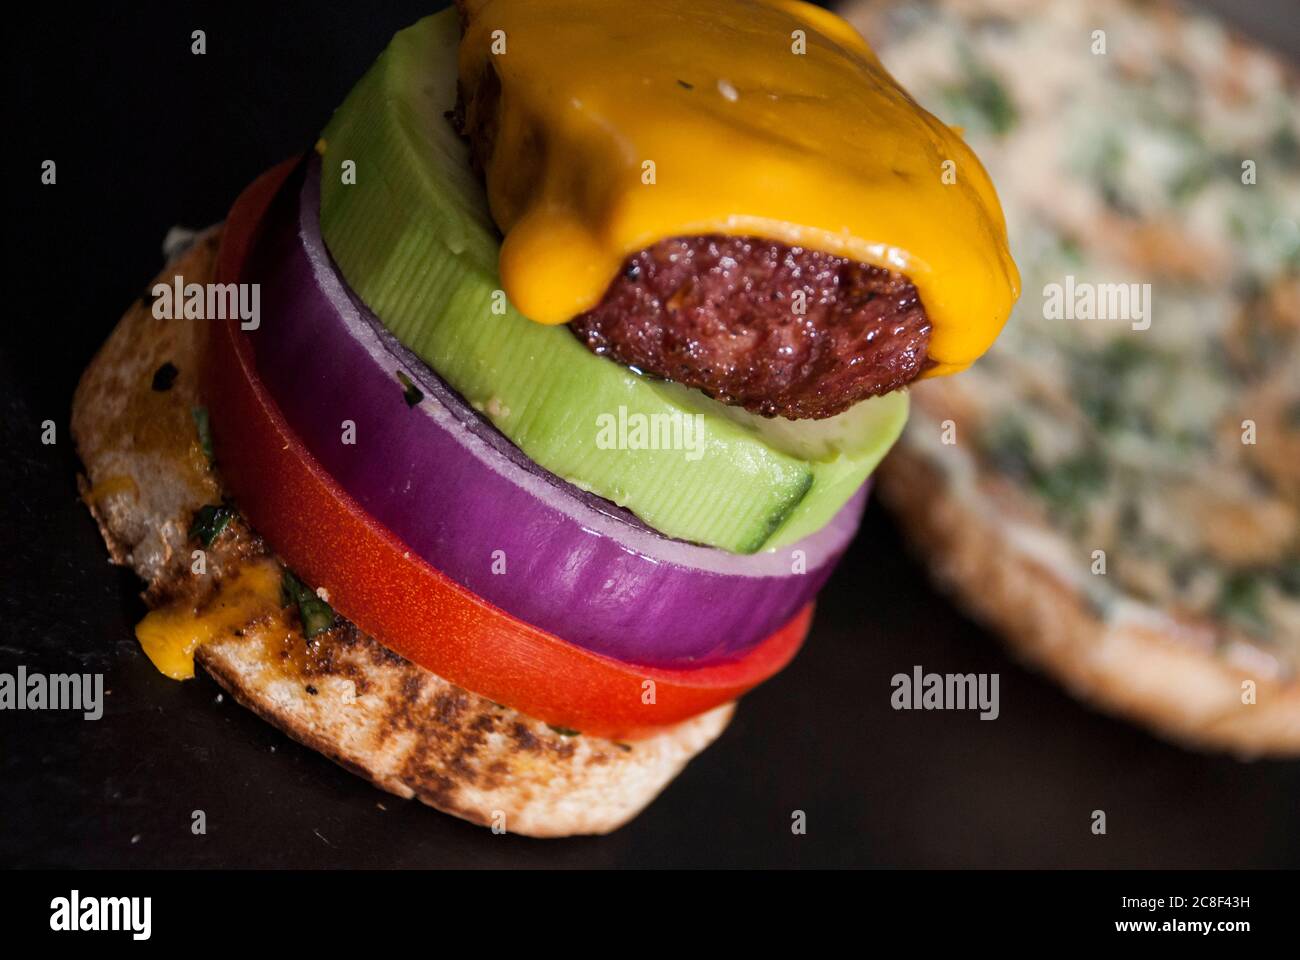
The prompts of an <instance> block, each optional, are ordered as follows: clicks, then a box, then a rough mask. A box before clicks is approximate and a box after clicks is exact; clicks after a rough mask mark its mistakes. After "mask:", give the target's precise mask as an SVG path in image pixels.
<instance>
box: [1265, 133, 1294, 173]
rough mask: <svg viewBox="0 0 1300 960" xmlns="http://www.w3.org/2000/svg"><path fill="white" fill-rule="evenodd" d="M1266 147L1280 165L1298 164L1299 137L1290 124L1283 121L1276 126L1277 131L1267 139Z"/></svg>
mask: <svg viewBox="0 0 1300 960" xmlns="http://www.w3.org/2000/svg"><path fill="white" fill-rule="evenodd" d="M1268 148H1269V150H1271V151H1272V153H1273V156H1274V157H1275V158H1276V159H1277V161H1278V163H1280V164H1281V165H1282V166H1285V167H1297V166H1300V139H1297V138H1296V135H1295V131H1294V130H1292V129H1291V125H1290V124H1288V123H1283V124H1282V125H1281V126H1280V127H1278V128H1277V132H1276V133H1274V134H1273V138H1272V140H1270V141H1269V145H1268Z"/></svg>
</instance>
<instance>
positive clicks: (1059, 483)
mask: <svg viewBox="0 0 1300 960" xmlns="http://www.w3.org/2000/svg"><path fill="white" fill-rule="evenodd" d="M1107 472H1108V471H1107V469H1106V459H1105V458H1104V457H1103V456H1102V455H1101V454H1100V453H1098V452H1097V451H1095V450H1088V451H1085V452H1083V453H1080V454H1078V455H1076V456H1074V457H1071V458H1070V459H1069V460H1066V461H1063V462H1062V463H1058V464H1056V465H1055V466H1053V467H1050V468H1048V469H1046V470H1039V471H1036V476H1035V477H1034V478H1033V484H1034V489H1035V490H1036V491H1037V492H1038V494H1039V495H1040V496H1042V497H1043V499H1045V500H1048V501H1049V502H1051V503H1053V504H1055V505H1056V506H1058V507H1077V506H1079V505H1080V503H1081V502H1082V500H1083V499H1084V498H1085V497H1087V496H1088V495H1089V494H1093V493H1096V492H1097V491H1099V490H1101V489H1102V488H1104V487H1105V485H1106V476H1107Z"/></svg>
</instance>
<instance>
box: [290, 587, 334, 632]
mask: <svg viewBox="0 0 1300 960" xmlns="http://www.w3.org/2000/svg"><path fill="white" fill-rule="evenodd" d="M280 604H281V605H282V606H285V607H289V606H297V608H298V619H299V620H301V621H302V632H303V633H304V634H305V635H306V637H307V639H308V640H310V639H311V638H312V637H314V636H316V635H317V634H319V633H324V632H325V631H326V630H328V629H330V627H332V626H334V608H333V607H331V606H330V605H329V604H328V603H326V602H325V601H324V600H322V599H321V598H320V597H318V596H317V595H316V592H315V591H314V590H312V589H311V588H310V587H308V586H307V585H306V584H304V583H303V582H302V581H301V580H299V579H298V578H297V577H295V576H294V575H293V573H291V572H290V571H289V570H285V571H284V576H283V577H282V578H281V580H280Z"/></svg>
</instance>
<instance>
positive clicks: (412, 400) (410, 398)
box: [397, 370, 424, 407]
mask: <svg viewBox="0 0 1300 960" xmlns="http://www.w3.org/2000/svg"><path fill="white" fill-rule="evenodd" d="M397 379H398V382H400V383H401V384H402V395H403V396H404V397H405V398H406V405H407V406H408V407H413V406H415V405H416V404H417V403H419V402H420V401H421V400H423V399H424V394H423V393H421V392H420V388H419V387H417V386H416V385H415V384H413V383H412V382H411V378H410V377H408V376H407V375H406V374H405V373H403V372H402V371H401V370H398V371H397Z"/></svg>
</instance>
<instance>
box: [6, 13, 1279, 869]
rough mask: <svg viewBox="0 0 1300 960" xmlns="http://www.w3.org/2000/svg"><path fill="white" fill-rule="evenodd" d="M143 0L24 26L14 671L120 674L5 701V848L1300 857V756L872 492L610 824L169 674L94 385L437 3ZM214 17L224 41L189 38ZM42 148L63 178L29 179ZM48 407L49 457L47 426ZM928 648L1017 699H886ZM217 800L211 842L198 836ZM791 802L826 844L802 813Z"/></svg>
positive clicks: (723, 860)
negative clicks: (501, 818) (508, 810)
mask: <svg viewBox="0 0 1300 960" xmlns="http://www.w3.org/2000/svg"><path fill="white" fill-rule="evenodd" d="M125 6H126V5H121V7H125ZM131 6H132V8H133V9H122V8H119V7H116V6H115V7H109V6H108V5H103V6H100V7H99V8H97V9H96V10H95V11H94V12H92V13H86V12H78V13H75V14H74V13H72V12H68V13H62V12H59V11H57V10H56V9H55V8H53V7H51V6H49V5H38V7H37V8H36V9H35V10H28V11H26V12H24V13H21V14H19V15H18V16H19V19H18V22H16V23H14V24H12V25H11V26H12V29H11V34H10V44H9V46H10V56H9V60H8V64H7V69H8V70H9V72H10V76H9V84H8V88H9V90H10V91H11V95H14V96H16V99H17V110H16V115H15V116H12V117H7V118H6V119H7V120H10V121H11V122H12V123H13V124H15V125H16V126H17V130H14V131H10V132H9V136H7V137H6V141H7V144H6V149H5V151H4V153H5V155H6V164H7V165H8V167H9V169H8V170H7V174H8V179H7V184H6V186H7V194H8V204H9V217H8V219H7V223H6V230H5V233H6V240H7V244H8V246H9V248H10V249H9V250H8V258H7V263H8V267H9V271H10V276H9V278H8V290H9V292H10V294H11V296H14V295H16V297H17V299H16V301H14V300H11V303H10V312H9V315H8V316H7V317H6V318H5V321H4V322H3V324H0V345H2V346H0V409H2V410H3V432H2V435H0V498H2V499H3V507H0V518H2V521H3V526H2V527H0V573H2V574H3V576H2V577H0V670H3V671H13V670H14V669H15V667H16V665H17V664H19V663H23V664H26V666H27V667H28V669H29V670H32V671H37V670H39V671H47V672H67V671H103V672H104V673H105V674H106V677H105V688H106V690H108V691H111V695H109V696H107V698H106V709H105V715H104V717H103V718H102V719H101V720H99V721H97V722H86V721H83V720H82V719H81V718H80V715H79V714H71V713H56V712H46V713H5V714H0V863H2V864H6V865H24V866H33V865H53V866H110V865H112V866H160V865H166V866H302V867H335V866H439V865H494V866H501V865H521V866H543V865H563V866H579V865H624V866H627V865H645V866H670V865H671V866H690V865H705V866H794V865H808V866H812V865H829V866H839V865H896V866H918V865H928V866H935V865H948V866H961V865H1028V866H1037V865H1074V866H1112V865H1125V866H1174V867H1177V866H1285V865H1290V866H1294V865H1297V864H1300V830H1298V829H1297V826H1298V825H1297V815H1296V810H1297V799H1296V798H1297V797H1300V764H1297V763H1283V762H1268V761H1260V762H1253V763H1239V762H1237V761H1235V760H1232V759H1229V758H1224V757H1210V756H1203V755H1198V754H1193V753H1188V752H1184V751H1182V750H1180V749H1178V748H1176V747H1173V746H1170V745H1167V744H1165V743H1162V742H1160V741H1158V740H1155V739H1153V738H1151V737H1150V736H1148V735H1147V734H1145V733H1143V732H1141V731H1139V730H1136V729H1134V728H1132V727H1130V726H1127V725H1125V724H1123V723H1120V722H1117V721H1114V720H1110V719H1107V718H1104V717H1102V716H1099V715H1097V714H1094V713H1092V712H1090V711H1088V710H1087V709H1085V708H1083V707H1081V706H1079V705H1078V704H1076V703H1075V702H1074V701H1073V700H1071V699H1070V698H1069V697H1068V696H1066V695H1065V694H1064V693H1063V692H1061V691H1060V690H1059V689H1058V688H1057V687H1056V686H1055V685H1054V684H1052V683H1050V682H1048V681H1046V680H1044V679H1042V678H1040V677H1037V676H1036V675H1033V674H1030V673H1028V672H1026V671H1024V670H1022V669H1021V668H1019V667H1018V666H1017V665H1016V664H1014V663H1013V662H1011V661H1010V660H1009V659H1008V658H1007V657H1006V655H1005V654H1004V653H1003V652H1002V650H1001V648H1000V647H999V645H998V643H997V642H996V640H995V638H993V637H992V636H990V635H988V634H986V633H985V632H984V631H982V630H980V629H979V628H978V627H976V626H974V625H973V624H971V623H970V622H969V621H967V620H966V619H965V618H964V617H963V616H962V615H961V614H960V613H958V612H957V611H956V610H955V609H954V608H953V607H952V606H951V605H950V604H949V603H948V602H947V601H946V600H944V599H943V598H942V597H940V596H938V595H936V594H935V593H934V592H933V591H932V590H931V588H930V586H929V585H928V583H927V581H926V579H925V576H924V573H923V571H922V569H921V568H920V567H919V566H918V565H917V564H916V563H914V562H912V561H911V560H910V559H908V558H907V556H906V553H905V551H904V549H903V546H902V544H901V542H900V540H899V537H898V534H897V532H896V531H895V529H894V527H893V526H892V524H891V522H890V520H889V518H888V516H887V515H886V514H884V513H883V512H882V511H881V510H880V509H879V508H878V507H877V506H873V507H872V508H871V509H870V510H869V511H868V516H867V519H866V521H865V523H864V526H863V529H862V532H861V534H860V535H859V537H858V538H857V541H856V542H855V544H854V546H853V548H852V550H851V551H850V553H849V555H848V556H847V558H846V559H845V561H844V563H843V566H842V567H841V568H840V570H839V571H838V573H837V574H836V575H835V577H834V579H833V580H832V582H831V584H830V586H829V587H828V588H827V590H826V591H825V593H824V595H823V598H822V602H821V605H820V608H819V611H818V616H817V622H816V625H815V627H814V630H813V634H812V636H811V638H810V641H809V643H808V645H807V647H806V648H805V650H804V652H803V653H802V654H801V655H800V656H799V658H798V659H797V660H796V661H795V663H794V664H793V665H792V666H791V667H790V668H789V669H788V670H787V671H785V672H784V673H782V674H781V675H780V676H779V677H777V678H776V679H774V680H773V681H771V682H769V683H768V684H767V685H765V686H764V687H762V688H760V689H759V690H757V691H756V692H754V693H753V694H751V695H750V696H748V697H747V698H746V699H745V701H744V703H743V705H742V707H741V709H740V710H739V711H738V713H737V718H736V721H735V722H734V723H733V725H732V726H731V728H730V729H729V730H728V731H727V732H726V733H725V734H724V736H723V737H722V739H721V740H720V741H719V742H718V743H717V744H716V745H714V746H713V747H712V748H710V749H709V750H708V751H706V752H705V753H704V754H703V755H702V756H701V757H700V758H699V759H697V760H696V761H695V762H694V763H693V764H692V765H691V766H689V767H688V768H687V769H686V771H685V772H684V773H683V774H682V776H681V777H679V778H678V779H677V780H676V781H675V782H674V783H673V784H672V785H671V786H670V787H669V788H668V790H667V792H666V793H665V794H664V796H663V797H661V798H660V799H659V800H658V801H657V802H656V803H654V804H653V805H651V807H650V808H649V809H648V810H647V811H646V812H645V813H644V814H643V815H642V816H641V817H639V818H638V819H636V820H635V821H633V822H632V824H631V825H629V826H628V827H625V828H624V829H623V830H621V831H619V832H618V833H616V834H614V835H613V836H610V837H607V838H583V839H574V840H564V841H534V840H529V839H526V838H521V837H514V836H493V835H492V834H490V833H489V832H487V831H485V830H482V829H480V828H477V827H472V826H469V825H468V824H465V823H462V822H461V821H458V820H455V819H453V818H451V817H447V816H443V815H441V814H439V813H437V812H435V811H432V810H429V809H427V808H425V807H422V806H420V805H419V804H416V803H408V802H404V801H400V800H397V799H396V798H393V797H390V796H388V795H386V794H383V793H380V792H378V791H376V790H375V789H374V788H372V787H370V786H369V785H368V784H366V783H364V782H362V781H361V780H359V779H357V778H355V777H353V776H351V775H350V774H347V773H345V772H344V771H342V770H341V769H339V768H337V767H335V766H333V765H332V764H330V763H329V762H328V761H326V760H325V759H323V758H322V757H320V756H318V755H317V754H315V753H312V752H311V751H309V750H306V749H305V748H302V747H300V746H298V745H297V744H295V743H293V742H292V741H290V740H288V739H287V738H285V737H284V736H283V735H281V734H280V733H278V732H277V731H276V730H274V729H273V728H272V727H270V726H268V725H267V724H265V723H263V722H262V721H260V720H258V719H257V718H255V717H254V716H253V715H252V714H250V713H249V712H247V711H245V710H244V709H242V708H241V707H239V706H238V705H236V704H235V703H234V702H233V701H232V700H231V699H230V698H229V697H225V698H223V699H222V700H221V702H218V694H219V693H220V691H219V689H218V688H217V686H216V685H215V684H214V683H213V682H212V681H211V680H209V679H208V678H207V677H206V676H203V675H200V676H199V678H198V679H196V680H195V681H193V682H190V683H184V684H180V683H175V682H173V681H170V680H167V679H165V678H163V677H162V676H161V675H160V674H158V673H157V672H156V671H155V670H154V669H153V668H152V667H151V666H150V664H149V663H148V661H147V660H146V658H145V657H144V655H143V654H142V653H141V652H140V651H139V649H138V647H137V645H136V643H135V640H134V637H133V633H132V628H133V625H134V624H135V622H136V621H137V620H138V619H139V617H140V616H141V615H142V613H143V605H142V603H141V602H140V600H139V598H138V591H139V584H138V582H137V581H136V579H135V577H134V576H133V575H132V574H131V573H129V572H127V571H124V570H120V569H117V568H113V567H111V566H109V565H108V564H107V562H106V555H105V552H104V548H103V544H102V542H101V541H100V539H99V536H98V533H97V531H96V529H95V527H94V524H93V522H92V521H91V519H90V516H89V514H88V513H87V511H86V510H85V508H84V507H82V506H81V504H80V503H79V502H78V500H77V496H76V488H75V481H74V478H75V474H76V471H77V466H78V465H77V461H76V457H75V453H74V452H73V450H72V446H71V443H70V440H69V437H68V434H67V426H66V425H67V420H68V411H69V402H70V398H71V395H72V391H73V388H74V386H75V384H76V380H77V377H78V375H79V373H80V371H81V369H82V368H83V367H84V366H85V364H86V363H87V362H88V361H89V359H90V357H91V356H92V354H93V353H94V351H95V349H96V348H97V347H98V345H99V344H100V343H101V342H102V341H103V339H104V338H105V337H106V336H107V334H108V332H109V330H110V329H111V327H112V325H113V323H114V322H115V321H116V319H117V317H118V316H119V314H120V313H121V311H122V308H123V307H124V306H125V305H126V304H127V303H128V302H129V301H130V300H131V299H133V298H134V297H136V296H138V294H139V293H140V290H141V288H142V287H143V286H144V285H145V283H146V282H147V281H148V280H149V278H150V277H152V276H153V274H154V272H155V271H156V269H157V268H158V267H159V265H160V257H159V243H160V241H161V238H162V237H163V235H164V234H165V233H166V231H167V229H168V227H170V226H171V225H172V224H175V223H182V224H185V225H189V226H195V227H198V226H203V225H206V224H208V223H211V222H213V221H216V220H219V219H220V218H221V217H222V216H223V215H224V213H225V210H226V208H227V206H228V205H229V203H230V202H231V200H232V199H233V198H234V197H235V195H236V194H237V193H238V192H239V190H240V189H241V188H242V187H243V186H244V185H245V184H246V183H247V182H248V181H249V180H250V179H251V178H252V177H254V176H255V175H256V174H257V173H258V172H260V171H261V170H263V169H264V168H266V167H267V166H269V165H270V164H272V163H273V162H275V161H277V160H279V159H282V158H283V157H286V156H288V155H290V154H292V153H294V152H297V151H299V150H301V149H302V148H303V147H304V146H306V145H309V144H311V143H313V142H314V141H315V138H316V136H317V132H318V131H319V130H320V128H321V127H322V126H323V124H324V122H325V120H326V119H327V117H328V116H329V113H330V110H331V109H332V108H333V107H334V106H335V105H336V104H337V103H339V102H340V101H341V100H342V98H343V97H344V95H345V94H346V93H347V91H348V89H349V88H350V86H351V84H352V83H353V82H354V81H355V80H356V79H357V78H358V77H359V76H360V75H361V73H362V72H363V70H364V69H365V68H366V67H367V66H368V65H369V63H370V62H371V61H372V60H373V58H374V57H375V56H376V55H377V53H378V52H379V51H380V50H381V49H382V47H383V46H384V44H385V43H386V41H387V39H388V37H389V36H390V35H391V34H392V33H393V31H394V30H395V29H398V28H400V27H402V26H405V25H406V24H407V23H409V22H411V21H413V20H415V19H416V18H418V16H420V15H422V14H423V13H426V12H428V11H429V10H430V9H432V8H433V6H434V4H431V3H428V2H423V3H388V4H385V5H384V9H383V11H382V13H381V12H368V11H366V10H363V9H362V7H361V5H359V4H350V5H348V6H347V7H344V6H342V5H332V4H331V5H327V4H309V5H308V4H302V5H295V4H280V5H276V6H274V7H273V8H269V7H264V8H263V9H261V10H260V11H259V12H258V13H257V14H256V15H251V14H248V13H246V12H242V11H240V10H238V9H237V8H233V7H231V6H230V5H223V6H222V7H218V6H216V5H212V6H207V5H184V4H178V5H169V6H162V5H153V4H148V5H144V4H142V5H139V7H138V9H137V8H135V7H136V6H137V5H131ZM1222 6H1223V7H1224V8H1225V9H1226V8H1228V7H1229V6H1231V5H1229V4H1226V3H1225V4H1222ZM1237 6H1238V7H1240V8H1241V9H1240V16H1241V18H1242V19H1241V22H1242V25H1243V26H1244V27H1246V28H1247V29H1250V28H1254V29H1256V30H1257V31H1258V30H1260V29H1262V30H1263V36H1264V38H1265V39H1266V40H1267V41H1269V42H1272V43H1274V44H1276V45H1278V46H1279V47H1280V48H1282V49H1284V50H1290V51H1291V52H1292V53H1297V52H1300V22H1298V21H1300V16H1298V15H1297V13H1296V7H1295V5H1294V2H1293V0H1282V2H1279V3H1276V4H1262V3H1261V4H1239V5H1237ZM196 28H202V29H205V30H206V31H207V36H208V53H207V55H206V56H204V57H194V56H192V55H191V54H190V52H189V46H190V39H189V35H190V31H191V30H193V29H196ZM47 158H52V159H55V160H56V161H57V162H58V176H59V182H58V185H57V187H42V186H41V185H40V184H39V182H38V178H39V167H40V162H41V161H42V160H44V159H47ZM46 418H49V419H53V420H55V421H56V422H57V423H58V424H59V430H60V433H59V442H58V443H57V445H55V446H53V447H47V446H42V445H41V444H40V442H39V440H38V436H39V430H40V427H39V424H40V422H41V421H42V420H44V419H46ZM914 664H921V665H923V666H924V667H925V669H926V670H930V671H939V672H948V671H952V672H962V673H966V672H972V671H974V672H997V673H1000V674H1001V702H1002V715H1001V717H1000V718H999V719H998V720H996V721H994V722H984V721H980V720H979V719H978V717H977V716H976V715H975V714H974V713H957V712H944V711H940V712H932V713H909V712H895V711H893V710H892V709H890V706H889V693H890V688H889V678H890V676H892V675H893V674H894V673H896V672H900V671H901V672H909V671H910V670H911V668H912V666H913V665H914ZM195 809H202V810H204V811H205V812H206V814H207V819H208V833H207V835H206V836H202V837H195V836H192V835H191V833H190V812H191V811H192V810H195ZM795 809H801V810H804V811H806V813H807V817H808V828H809V829H808V834H807V835H806V836H793V835H792V834H791V832H790V815H791V811H792V810H795ZM1095 809H1104V810H1105V811H1106V812H1107V816H1108V829H1109V832H1108V835H1106V836H1104V837H1096V836H1093V835H1092V834H1091V832H1090V830H1089V826H1090V813H1091V811H1093V810H1095ZM1218 892H1227V891H1218Z"/></svg>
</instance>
